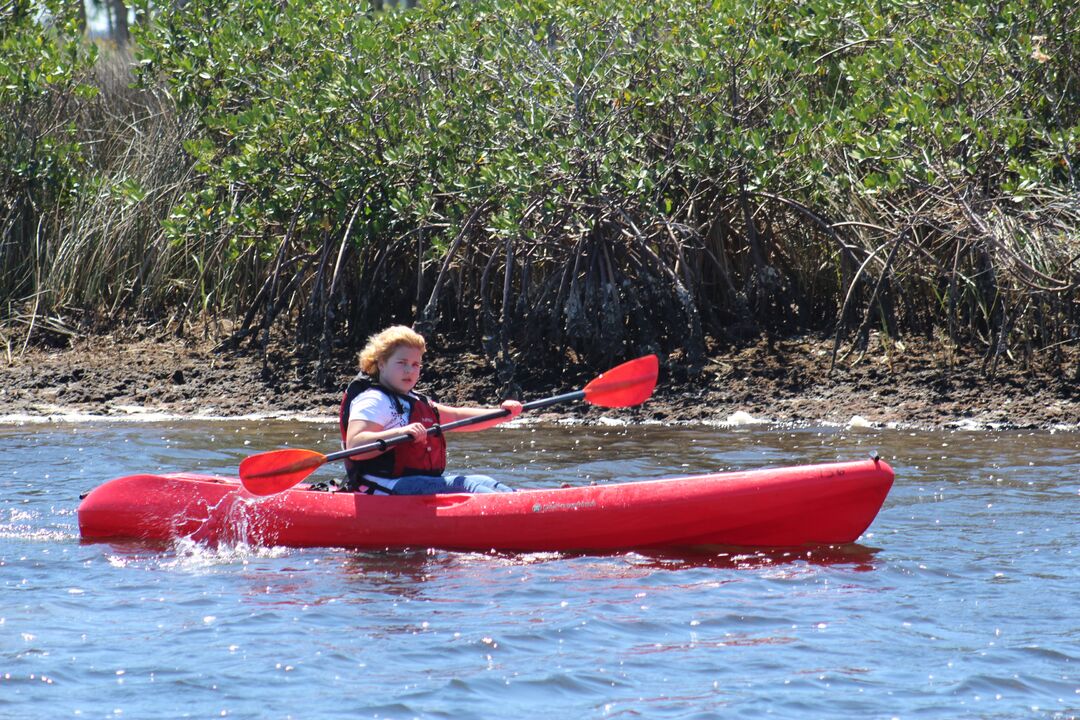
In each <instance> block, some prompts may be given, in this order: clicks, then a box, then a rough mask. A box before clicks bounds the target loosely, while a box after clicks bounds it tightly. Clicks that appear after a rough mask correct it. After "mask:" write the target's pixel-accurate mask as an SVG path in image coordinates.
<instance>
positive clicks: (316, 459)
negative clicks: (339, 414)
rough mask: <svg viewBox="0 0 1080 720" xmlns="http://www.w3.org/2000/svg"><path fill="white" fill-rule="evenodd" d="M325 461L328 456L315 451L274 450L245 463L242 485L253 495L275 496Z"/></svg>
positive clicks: (246, 460)
mask: <svg viewBox="0 0 1080 720" xmlns="http://www.w3.org/2000/svg"><path fill="white" fill-rule="evenodd" d="M324 462H326V456H325V455H323V454H322V453H320V452H315V451H314V450H301V449H299V448H296V449H292V448H289V449H285V450H272V451H270V452H265V453H260V454H258V455H252V456H251V457H247V458H244V459H243V460H241V461H240V482H241V483H242V484H243V485H244V489H245V490H247V491H248V492H249V493H251V494H252V495H273V494H274V493H279V492H281V491H282V490H288V489H289V488H291V487H292V486H293V485H295V484H296V483H298V482H300V481H301V480H303V479H304V478H306V477H307V476H308V475H310V474H311V473H313V472H315V468H317V467H319V466H320V465H322V464H323V463H324Z"/></svg>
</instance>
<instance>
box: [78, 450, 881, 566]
mask: <svg viewBox="0 0 1080 720" xmlns="http://www.w3.org/2000/svg"><path fill="white" fill-rule="evenodd" d="M892 482H893V471H892V468H890V467H889V465H888V464H887V463H885V462H884V461H882V460H880V459H877V458H872V459H869V460H864V461H858V462H845V463H829V464H822V465H804V466H800V467H792V468H779V469H766V470H752V471H745V472H726V473H717V474H713V475H698V476H693V477H681V478H669V479H664V480H650V481H640V482H627V483H611V484H604V485H591V486H586V487H572V488H560V489H552V490H521V491H519V492H516V493H493V494H483V495H463V494H454V495H428V496H415V495H414V496H375V495H364V494H353V493H329V492H322V491H315V490H310V489H308V487H307V486H306V485H300V486H297V487H295V488H293V489H291V490H287V491H285V492H282V493H279V494H276V495H271V496H269V497H256V496H254V495H251V494H250V493H248V492H247V491H246V490H244V489H243V487H242V486H241V485H240V484H239V482H238V481H237V480H236V479H235V478H225V477H217V476H211V475H197V474H192V473H177V474H168V475H130V476H127V477H121V478H117V479H115V480H110V481H109V482H106V483H105V484H103V485H101V486H100V487H98V488H96V489H95V490H93V491H92V492H91V493H90V494H89V495H87V496H86V498H85V499H84V500H83V502H82V503H81V504H80V506H79V529H80V531H81V533H82V536H83V538H86V539H118V538H133V539H142V540H155V541H170V540H173V539H177V538H184V537H187V538H192V539H194V540H196V541H199V542H203V543H207V544H217V543H221V542H225V543H230V542H247V543H249V544H254V545H260V546H274V545H282V546H289V547H344V548H403V547H438V548H447V549H459V550H479V551H487V550H492V549H495V550H522V551H543V550H583V551H590V550H617V549H628V548H665V547H666V548H685V547H695V546H701V545H726V546H745V547H794V546H799V545H806V544H843V543H850V542H854V541H855V540H856V538H858V537H859V535H860V534H862V532H863V531H864V530H866V528H867V527H869V525H870V523H871V522H872V521H873V520H874V517H875V516H876V515H877V513H878V510H880V509H881V505H882V503H883V502H884V501H885V496H886V495H887V494H888V492H889V488H890V487H892Z"/></svg>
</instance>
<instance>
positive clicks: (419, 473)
mask: <svg viewBox="0 0 1080 720" xmlns="http://www.w3.org/2000/svg"><path fill="white" fill-rule="evenodd" d="M426 349H427V344H426V343H425V341H424V337H423V336H422V335H420V334H419V333H417V332H415V331H414V330H412V329H411V328H408V327H405V326H403V325H396V326H394V327H390V328H387V329H386V330H383V331H382V332H380V333H378V334H376V335H373V336H372V337H371V338H369V339H368V342H367V345H366V346H365V347H364V349H363V350H362V351H361V352H360V371H361V374H360V375H359V376H358V377H357V378H356V379H355V380H353V381H352V382H351V383H349V386H348V388H347V389H346V391H345V397H344V398H343V399H342V401H341V412H340V418H339V420H340V425H341V438H342V443H343V445H344V447H345V448H351V447H357V446H359V445H364V444H367V443H372V442H377V441H379V440H386V439H389V438H392V437H395V436H399V435H402V434H408V435H411V436H412V437H413V442H410V443H404V444H401V445H397V446H395V447H392V448H389V449H387V450H374V451H372V452H369V453H364V454H361V455H356V456H353V457H352V458H349V459H346V460H345V469H346V471H347V472H348V480H347V482H346V489H348V490H351V491H363V492H367V493H369V494H380V495H383V494H386V495H434V494H437V493H460V492H467V493H489V492H513V488H510V487H508V486H506V485H504V484H502V483H501V482H499V481H497V480H495V479H493V478H490V477H488V476H486V475H449V476H448V475H444V474H443V473H444V472H445V470H446V439H445V438H444V437H443V433H441V432H440V433H431V432H428V429H429V428H430V427H431V426H432V425H435V424H436V423H439V424H443V423H450V422H454V421H455V420H461V419H464V418H469V417H476V416H478V415H483V414H485V413H490V412H492V410H493V408H463V407H450V406H448V405H442V404H440V403H436V402H432V401H431V400H429V399H428V398H426V397H425V396H423V395H421V394H420V393H417V392H415V391H414V390H413V388H414V387H415V386H416V382H417V380H418V379H419V377H420V370H421V368H422V367H423V357H424V351H425V350H426ZM500 407H501V408H502V409H503V410H505V411H506V412H507V414H506V415H504V416H502V417H499V418H495V419H493V420H490V421H485V422H480V423H477V424H474V425H466V426H462V427H460V428H456V430H458V431H461V430H483V429H484V428H489V427H491V426H493V425H498V424H499V423H502V422H506V421H507V420H511V419H513V418H515V417H517V415H518V414H519V413H521V403H519V402H518V401H516V400H505V401H504V402H503V403H502V405H501V406H500Z"/></svg>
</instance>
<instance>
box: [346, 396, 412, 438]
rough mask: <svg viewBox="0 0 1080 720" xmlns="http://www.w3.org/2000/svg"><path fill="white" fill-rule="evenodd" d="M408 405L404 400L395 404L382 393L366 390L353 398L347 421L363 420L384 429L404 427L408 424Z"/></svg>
mask: <svg viewBox="0 0 1080 720" xmlns="http://www.w3.org/2000/svg"><path fill="white" fill-rule="evenodd" d="M409 412H410V404H409V401H408V400H407V399H406V398H401V397H399V398H398V401H397V402H395V399H394V398H391V397H390V396H389V395H387V394H386V393H384V392H381V391H379V390H375V389H373V388H372V389H368V390H365V391H364V392H362V393H360V394H359V395H357V396H356V397H355V398H353V401H352V404H351V405H350V406H349V420H350V421H352V420H364V421H366V422H371V423H375V424H376V425H378V426H380V427H382V428H384V429H388V430H389V429H392V428H399V427H405V426H406V425H408V424H409Z"/></svg>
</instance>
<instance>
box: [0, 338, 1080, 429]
mask: <svg viewBox="0 0 1080 720" xmlns="http://www.w3.org/2000/svg"><path fill="white" fill-rule="evenodd" d="M214 345H215V343H214V342H212V341H211V340H203V341H192V340H190V339H189V340H182V339H177V338H175V337H172V336H166V337H159V336H154V335H152V334H149V333H144V334H136V335H133V336H130V337H124V338H120V337H119V336H116V335H101V336H89V337H84V338H80V339H77V340H76V341H74V342H73V343H72V344H71V346H70V347H69V348H65V349H59V350H58V349H48V348H27V350H26V351H25V352H23V353H20V354H14V353H13V354H11V355H10V356H9V357H8V358H7V361H6V364H7V367H6V368H5V370H4V379H3V383H2V385H0V421H3V422H7V423H12V422H48V421H51V420H56V421H65V420H84V421H85V420H95V419H102V420H133V421H153V420H178V419H201V420H216V419H247V418H250V419H256V418H281V419H295V420H301V421H313V422H333V421H334V419H335V418H336V414H337V408H338V404H339V402H340V399H341V395H340V392H341V391H340V389H338V388H322V387H318V386H317V385H316V383H315V382H314V369H313V366H312V364H311V363H310V362H308V361H306V360H304V359H302V358H300V357H298V356H296V355H295V354H291V353H288V352H285V351H283V350H282V349H281V348H272V349H270V351H269V352H268V353H267V356H266V364H265V371H264V362H263V356H262V354H261V353H260V352H259V351H257V350H242V351H235V352H214V351H213V347H214ZM874 345H875V343H874V342H872V343H871V346H872V347H873V346H874ZM879 347H881V348H882V349H881V350H879V351H876V352H875V351H873V350H868V351H867V352H865V353H864V354H862V355H861V356H860V357H858V359H857V361H856V362H853V361H852V356H848V357H847V358H845V359H844V360H843V361H842V362H838V363H837V364H836V366H835V367H834V368H832V370H831V372H830V365H831V357H832V340H831V339H825V338H806V337H804V338H796V339H789V340H783V341H778V342H775V343H774V344H773V345H772V347H768V346H766V344H765V343H764V342H761V343H758V344H755V345H751V346H748V347H744V348H740V349H734V350H730V351H727V352H714V353H711V354H710V355H709V357H708V358H707V359H706V360H705V362H704V363H703V365H702V366H701V367H698V368H690V367H688V366H687V365H686V364H685V363H683V362H681V361H680V359H679V358H677V357H670V358H661V365H662V369H661V374H660V379H659V382H658V384H657V388H656V391H655V393H654V395H653V397H652V398H650V400H649V401H648V402H646V403H645V404H644V405H642V406H640V407H637V408H629V409H625V410H615V411H613V410H608V409H604V408H591V407H589V406H587V405H584V404H576V405H562V406H558V407H555V408H551V409H550V410H548V411H545V412H544V413H542V414H539V415H536V416H533V417H531V418H527V419H524V420H526V421H528V422H549V421H567V420H572V421H584V422H597V421H600V420H601V418H605V419H615V420H625V421H627V422H639V423H642V422H660V423H671V424H680V423H700V424H714V425H718V426H729V427H730V426H733V425H740V424H752V423H772V424H783V425H793V426H815V425H827V426H851V425H865V426H868V427H899V428H912V429H918V428H921V429H935V428H971V429H980V428H990V429H995V428H1018V429H1046V430H1050V429H1070V428H1076V427H1077V426H1078V424H1080V383H1078V382H1076V380H1075V379H1074V378H1073V377H1070V373H1069V370H1068V368H1069V367H1074V368H1075V367H1077V366H1076V365H1075V364H1074V363H1076V362H1080V350H1078V348H1075V347H1069V348H1065V349H1064V350H1065V351H1064V352H1063V353H1062V354H1061V361H1060V362H1059V364H1057V365H1054V366H1051V365H1049V363H1045V362H1044V363H1043V364H1042V365H1039V366H1035V365H1034V364H1029V365H1028V366H1027V367H1020V366H1019V364H1017V363H1014V362H1011V361H1010V362H1008V363H1005V362H1001V363H999V364H998V365H997V366H996V368H995V375H994V376H993V377H988V376H987V374H986V372H985V370H984V369H983V362H982V358H971V357H963V356H949V357H947V356H945V351H944V350H943V349H942V348H941V347H937V348H935V347H933V346H932V345H930V344H926V343H913V342H906V343H903V344H892V345H890V346H889V348H888V352H885V351H884V346H881V345H879ZM426 360H427V363H426V367H425V373H424V377H423V378H422V380H421V385H422V389H423V390H424V391H425V392H427V393H429V394H431V395H432V396H434V397H435V398H437V399H438V400H439V401H441V402H444V403H446V404H480V405H495V404H497V403H498V401H499V400H500V399H501V397H499V387H498V383H497V381H496V379H495V372H494V370H493V369H492V368H491V366H490V365H489V364H488V363H487V362H486V361H485V360H484V358H482V357H481V356H479V355H476V354H472V353H460V352H452V351H444V352H439V351H438V350H437V349H433V350H431V351H429V352H428V357H427V358H426ZM604 369H606V368H598V369H597V371H596V373H599V372H602V371H603V370H604ZM354 374H355V367H354V356H353V354H352V353H341V354H340V355H339V356H336V357H334V358H333V360H332V376H333V377H339V378H340V385H341V386H342V387H343V386H344V384H345V382H347V380H348V379H350V378H351V377H352V376H353V375H354ZM579 374H580V373H579ZM565 375H567V376H570V375H571V373H570V372H567V373H566V374H565ZM594 376H595V374H593V375H589V376H583V377H581V378H577V377H567V378H566V379H564V380H563V383H565V384H563V385H561V386H558V387H555V386H551V385H550V384H543V385H541V384H538V383H537V384H533V385H530V383H529V382H528V381H527V380H526V379H519V380H518V383H519V385H520V386H521V395H522V396H523V397H524V398H525V399H535V398H537V397H543V396H546V395H550V394H553V393H558V392H565V391H567V390H572V389H575V388H576V387H580V385H576V384H575V383H577V382H580V383H587V382H588V380H590V379H591V378H592V377H594Z"/></svg>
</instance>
